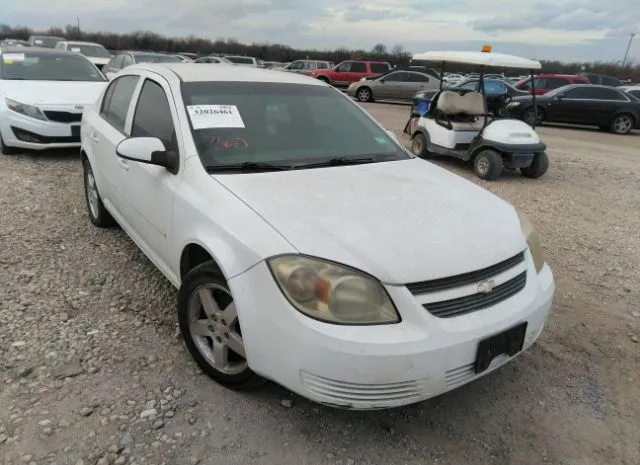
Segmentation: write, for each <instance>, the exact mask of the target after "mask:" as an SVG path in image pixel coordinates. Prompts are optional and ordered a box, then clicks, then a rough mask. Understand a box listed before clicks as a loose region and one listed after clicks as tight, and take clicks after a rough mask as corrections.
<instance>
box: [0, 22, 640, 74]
mask: <svg viewBox="0 0 640 465" xmlns="http://www.w3.org/2000/svg"><path fill="white" fill-rule="evenodd" d="M33 34H46V35H54V36H60V37H65V38H67V39H69V40H86V41H90V42H97V43H100V44H102V45H104V46H105V47H106V48H107V49H109V50H110V51H112V52H115V51H118V50H151V51H159V52H171V53H180V52H193V53H199V54H203V55H204V54H209V53H228V54H233V55H247V56H253V57H256V58H258V59H260V60H265V61H280V62H289V61H294V60H298V59H303V58H314V59H318V60H327V61H333V62H334V63H336V64H337V63H339V62H341V61H342V60H350V59H351V60H363V59H364V60H367V59H368V60H382V61H388V62H390V63H392V64H393V65H399V66H404V65H408V64H409V61H410V59H411V54H410V53H409V52H408V51H407V50H405V48H404V47H403V46H402V45H395V46H393V47H391V48H388V47H387V46H386V45H384V44H376V45H375V46H374V47H373V48H371V50H349V49H347V48H346V47H341V48H338V49H335V50H300V49H294V48H292V47H290V46H288V45H283V44H268V43H263V44H259V43H253V44H243V43H240V42H239V41H238V40H236V39H230V38H220V39H217V40H213V41H212V40H208V39H202V38H199V37H195V36H193V35H191V36H188V37H164V36H162V35H160V34H156V33H154V32H149V31H134V32H131V33H128V34H114V33H110V32H90V31H83V30H79V28H78V27H77V26H75V25H68V26H66V27H65V28H59V27H52V28H50V29H49V30H47V31H34V30H32V29H30V28H28V27H23V26H18V27H12V26H9V25H6V24H0V40H2V39H5V38H11V39H22V40H27V39H28V38H29V36H30V35H33ZM542 64H543V71H544V72H545V73H567V74H574V73H578V72H580V71H588V72H593V73H600V74H607V75H611V76H616V77H618V78H619V79H630V80H631V81H633V82H635V83H637V82H640V65H639V64H629V65H627V66H625V67H622V66H620V65H619V64H617V63H614V62H612V63H607V62H594V63H563V62H560V61H542ZM451 71H454V70H453V69H452V70H451ZM455 71H457V72H471V71H473V67H465V66H456V67H455Z"/></svg>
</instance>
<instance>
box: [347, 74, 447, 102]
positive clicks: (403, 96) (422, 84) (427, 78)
mask: <svg viewBox="0 0 640 465" xmlns="http://www.w3.org/2000/svg"><path fill="white" fill-rule="evenodd" d="M439 88H440V81H439V80H438V79H436V78H435V77H433V76H431V75H429V74H427V73H420V72H417V71H392V72H390V73H387V74H385V75H384V76H380V77H378V78H376V79H363V80H361V81H357V82H354V83H353V84H351V85H350V86H349V87H348V88H347V94H348V95H349V96H350V97H355V98H356V99H358V100H360V101H361V102H371V101H373V100H406V101H412V100H413V96H414V95H415V94H416V92H419V91H421V90H431V89H434V90H435V89H439Z"/></svg>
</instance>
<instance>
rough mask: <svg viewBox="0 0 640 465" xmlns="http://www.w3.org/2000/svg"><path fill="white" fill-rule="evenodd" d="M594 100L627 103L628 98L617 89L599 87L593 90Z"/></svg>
mask: <svg viewBox="0 0 640 465" xmlns="http://www.w3.org/2000/svg"><path fill="white" fill-rule="evenodd" d="M592 92H593V95H594V97H593V98H596V99H600V100H618V101H626V100H627V97H625V96H624V95H622V92H620V91H618V90H615V89H604V88H602V87H598V88H595V89H592Z"/></svg>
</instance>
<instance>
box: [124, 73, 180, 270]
mask: <svg viewBox="0 0 640 465" xmlns="http://www.w3.org/2000/svg"><path fill="white" fill-rule="evenodd" d="M141 75H142V78H143V79H141V84H140V85H139V87H138V91H137V93H136V95H135V96H134V99H135V101H134V106H133V110H132V111H133V115H132V117H131V118H129V121H128V125H129V133H130V134H131V137H157V138H158V139H160V140H161V141H162V142H163V143H164V145H165V148H166V149H167V150H173V151H175V152H177V153H178V154H179V156H180V158H181V161H182V159H183V156H182V154H183V153H184V145H183V141H182V137H181V130H180V126H179V123H178V116H177V112H176V105H175V101H174V98H173V94H172V92H171V88H170V87H169V83H168V82H167V81H165V80H164V79H163V78H161V77H159V76H157V75H151V74H149V73H141ZM181 165H182V163H181ZM120 167H121V169H122V176H121V180H122V183H121V185H120V191H121V193H122V196H123V200H124V202H125V204H126V208H125V212H124V215H123V216H124V217H125V221H126V222H127V223H128V225H129V227H130V228H131V230H133V232H134V234H135V235H136V236H137V240H136V242H139V243H141V244H143V245H142V246H141V247H143V246H146V247H147V248H148V249H150V251H151V256H155V257H158V258H159V259H160V260H161V261H162V262H163V263H164V264H166V265H169V264H170V263H171V257H170V247H169V243H170V242H169V241H170V239H171V237H170V235H171V219H172V216H173V198H174V195H175V192H176V191H177V189H178V186H179V184H180V180H181V177H182V167H180V169H179V171H178V173H177V174H171V173H170V172H169V171H167V169H166V168H164V167H161V166H155V165H150V164H146V163H141V162H136V161H132V160H125V159H123V158H120ZM174 271H175V270H174Z"/></svg>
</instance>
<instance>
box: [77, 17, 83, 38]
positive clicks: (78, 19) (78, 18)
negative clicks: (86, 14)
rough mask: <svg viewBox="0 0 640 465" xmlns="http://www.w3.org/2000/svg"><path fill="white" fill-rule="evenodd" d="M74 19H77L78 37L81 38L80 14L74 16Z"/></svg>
mask: <svg viewBox="0 0 640 465" xmlns="http://www.w3.org/2000/svg"><path fill="white" fill-rule="evenodd" d="M76 20H77V21H78V39H81V38H82V37H80V16H76Z"/></svg>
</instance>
